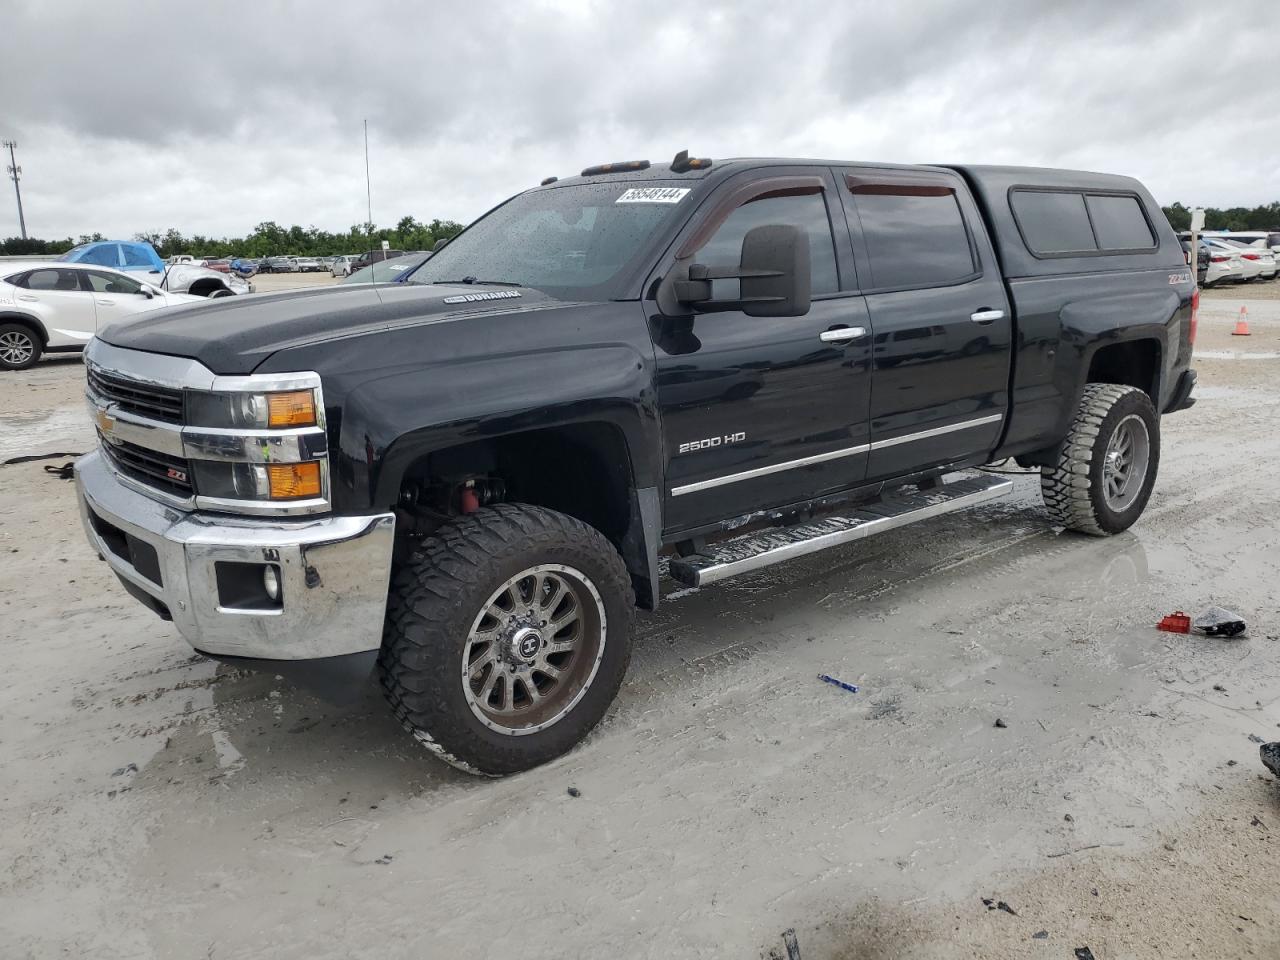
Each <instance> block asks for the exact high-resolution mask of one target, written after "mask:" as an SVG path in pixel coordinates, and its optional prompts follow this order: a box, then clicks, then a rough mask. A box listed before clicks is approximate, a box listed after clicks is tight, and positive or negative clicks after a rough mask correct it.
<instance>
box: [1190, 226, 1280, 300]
mask: <svg viewBox="0 0 1280 960" xmlns="http://www.w3.org/2000/svg"><path fill="white" fill-rule="evenodd" d="M1180 236H1181V238H1182V250H1183V254H1184V256H1186V258H1187V262H1188V263H1190V262H1191V256H1190V245H1191V241H1190V237H1191V235H1190V233H1189V232H1187V231H1183V232H1182V233H1181V234H1180ZM1278 273H1280V231H1274V230H1251V231H1232V232H1229V231H1214V232H1211V233H1202V234H1200V249H1199V253H1198V256H1197V258H1196V277H1197V279H1198V281H1199V283H1200V285H1201V286H1202V287H1213V286H1217V285H1218V284H1220V283H1244V282H1247V281H1249V280H1274V279H1275V278H1276V276H1277V274H1278Z"/></svg>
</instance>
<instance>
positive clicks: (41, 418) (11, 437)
mask: <svg viewBox="0 0 1280 960" xmlns="http://www.w3.org/2000/svg"><path fill="white" fill-rule="evenodd" d="M93 444H94V436H93V427H92V426H91V425H90V423H89V415H88V414H87V413H86V412H85V411H84V408H83V407H79V406H76V407H57V408H55V409H54V410H51V411H48V412H38V413H11V414H6V415H4V416H0V460H7V459H9V458H10V457H20V456H27V455H30V454H36V453H46V452H53V451H67V452H72V451H74V452H81V453H83V452H87V451H89V450H91V449H93Z"/></svg>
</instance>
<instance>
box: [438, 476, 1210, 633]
mask: <svg viewBox="0 0 1280 960" xmlns="http://www.w3.org/2000/svg"><path fill="white" fill-rule="evenodd" d="M479 509H480V496H479V494H477V493H476V491H475V488H474V487H463V488H462V512H463V513H475V512H476V511H477V510H479ZM1182 632H1183V633H1186V631H1185V630H1184V631H1182Z"/></svg>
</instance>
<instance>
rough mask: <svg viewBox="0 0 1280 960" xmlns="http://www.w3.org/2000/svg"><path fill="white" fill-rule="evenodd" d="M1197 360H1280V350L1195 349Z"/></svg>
mask: <svg viewBox="0 0 1280 960" xmlns="http://www.w3.org/2000/svg"><path fill="white" fill-rule="evenodd" d="M1194 357H1195V359H1197V360H1280V352H1276V351H1275V350H1264V351H1261V352H1257V353H1254V352H1245V351H1244V350H1197V351H1196V352H1195V354H1194Z"/></svg>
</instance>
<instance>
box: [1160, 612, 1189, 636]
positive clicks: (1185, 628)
mask: <svg viewBox="0 0 1280 960" xmlns="http://www.w3.org/2000/svg"><path fill="white" fill-rule="evenodd" d="M1156 629H1157V630H1164V631H1165V632H1167V633H1190V632H1191V618H1190V617H1188V616H1187V615H1186V614H1185V613H1183V612H1182V611H1181V610H1175V611H1174V612H1173V613H1171V614H1169V615H1168V616H1167V617H1164V618H1163V619H1162V620H1161V621H1160V622H1159V623H1158V624H1156Z"/></svg>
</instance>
